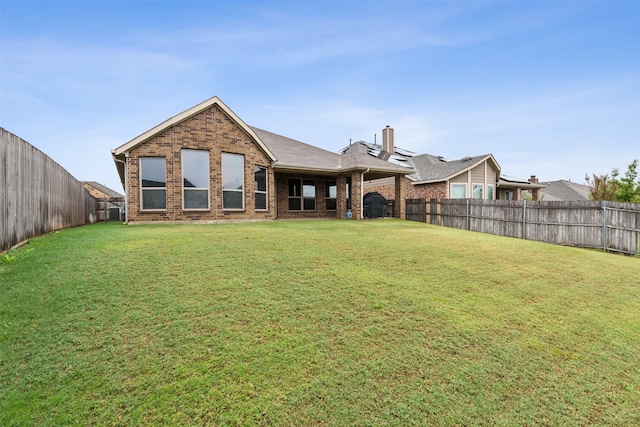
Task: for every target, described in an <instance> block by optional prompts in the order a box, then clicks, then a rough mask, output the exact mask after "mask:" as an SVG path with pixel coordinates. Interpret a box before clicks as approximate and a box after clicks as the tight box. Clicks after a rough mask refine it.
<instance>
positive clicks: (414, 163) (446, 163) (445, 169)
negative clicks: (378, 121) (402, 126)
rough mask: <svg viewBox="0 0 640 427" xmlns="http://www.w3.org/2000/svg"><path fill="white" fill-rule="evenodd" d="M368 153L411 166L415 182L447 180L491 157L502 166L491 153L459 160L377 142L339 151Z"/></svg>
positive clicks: (496, 164)
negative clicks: (389, 147) (388, 148)
mask: <svg viewBox="0 0 640 427" xmlns="http://www.w3.org/2000/svg"><path fill="white" fill-rule="evenodd" d="M350 152H358V153H364V152H366V153H368V154H369V156H373V157H376V158H379V157H382V158H386V159H388V160H387V161H388V162H390V163H393V164H396V165H399V166H401V167H404V168H409V169H411V170H412V171H413V173H412V174H411V175H409V178H410V179H412V180H413V181H415V182H414V183H423V182H424V183H427V182H440V181H446V180H447V179H450V178H452V177H454V176H455V175H458V174H460V173H461V172H463V171H465V170H467V169H470V168H472V167H474V166H475V165H477V164H479V163H480V162H483V161H485V160H486V159H491V161H492V162H493V163H494V164H495V166H496V168H497V169H498V170H499V169H500V166H499V165H498V163H497V162H496V161H495V159H494V158H493V156H492V155H491V154H484V155H481V156H473V157H463V158H462V159H458V160H447V159H445V158H444V157H441V156H434V155H431V154H416V153H414V152H412V151H409V150H404V149H401V148H398V147H395V148H394V152H393V153H387V152H385V151H383V150H382V147H381V146H379V145H376V144H370V143H367V142H364V141H357V142H355V143H353V144H351V145H349V146H348V147H345V148H343V149H342V150H340V151H339V153H350Z"/></svg>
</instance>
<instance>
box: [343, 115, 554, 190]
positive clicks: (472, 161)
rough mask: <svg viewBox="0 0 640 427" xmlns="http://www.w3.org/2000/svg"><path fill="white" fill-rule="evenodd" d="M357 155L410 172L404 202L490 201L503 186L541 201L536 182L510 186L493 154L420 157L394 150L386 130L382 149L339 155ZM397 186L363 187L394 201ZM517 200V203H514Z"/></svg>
mask: <svg viewBox="0 0 640 427" xmlns="http://www.w3.org/2000/svg"><path fill="white" fill-rule="evenodd" d="M351 152H358V153H362V154H367V155H369V156H371V157H376V158H379V159H383V160H386V161H388V162H390V163H393V164H397V165H398V166H401V167H404V168H405V169H407V170H410V171H411V173H409V174H407V175H406V176H405V177H404V178H403V180H404V181H405V187H407V190H406V192H405V199H456V198H459V199H467V198H469V199H488V200H494V199H499V198H504V197H500V195H501V194H503V195H504V194H507V193H506V191H505V190H502V192H501V189H500V186H501V185H505V186H509V188H510V189H511V190H512V191H513V192H515V194H517V195H518V196H519V195H520V191H521V190H522V189H527V190H531V191H532V193H533V195H534V197H537V198H536V199H535V200H539V192H538V189H539V188H542V187H543V186H542V185H538V183H537V181H536V182H532V181H529V182H527V181H525V182H510V181H506V180H503V179H502V178H501V175H500V165H499V164H498V162H497V161H496V159H495V158H494V157H493V155H492V154H483V155H480V156H474V157H463V158H462V159H457V160H447V159H445V158H443V157H441V156H433V155H431V154H417V153H414V152H411V151H409V150H404V149H401V148H398V147H396V146H395V143H394V130H393V128H391V127H389V126H387V127H386V128H384V129H383V130H382V145H376V144H369V143H366V142H364V141H358V142H356V143H353V144H350V145H349V146H348V147H346V148H344V149H342V150H341V151H340V153H342V154H346V153H351ZM395 187H396V186H395V183H394V182H392V181H391V180H389V179H388V178H383V179H373V180H369V181H366V182H365V183H364V189H365V191H367V192H369V191H375V192H378V193H380V194H382V195H383V196H384V197H386V198H388V199H395V197H396V193H395ZM514 200H516V199H514Z"/></svg>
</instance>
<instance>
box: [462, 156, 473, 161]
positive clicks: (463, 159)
mask: <svg viewBox="0 0 640 427" xmlns="http://www.w3.org/2000/svg"><path fill="white" fill-rule="evenodd" d="M460 160H461V161H463V162H468V161H469V160H471V157H469V156H466V157H463V158H462V159H460Z"/></svg>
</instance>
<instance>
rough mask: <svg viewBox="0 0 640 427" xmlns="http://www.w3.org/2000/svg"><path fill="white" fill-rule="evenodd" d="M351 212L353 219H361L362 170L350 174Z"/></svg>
mask: <svg viewBox="0 0 640 427" xmlns="http://www.w3.org/2000/svg"><path fill="white" fill-rule="evenodd" d="M351 213H352V214H353V219H362V172H361V171H355V172H353V173H352V174H351Z"/></svg>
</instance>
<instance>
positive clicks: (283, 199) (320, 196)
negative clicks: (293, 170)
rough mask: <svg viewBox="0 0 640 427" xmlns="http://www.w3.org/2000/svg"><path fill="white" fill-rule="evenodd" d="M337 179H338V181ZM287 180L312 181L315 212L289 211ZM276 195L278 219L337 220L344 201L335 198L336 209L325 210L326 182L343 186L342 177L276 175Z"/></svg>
mask: <svg viewBox="0 0 640 427" xmlns="http://www.w3.org/2000/svg"><path fill="white" fill-rule="evenodd" d="M338 178H339V179H338ZM289 179H299V180H305V179H310V180H313V181H314V183H315V186H316V208H315V210H309V211H305V210H295V211H290V210H289ZM276 181H277V182H276V194H277V196H276V197H277V199H278V200H277V205H278V212H277V218H280V219H295V218H299V219H304V218H337V217H338V215H339V212H340V211H341V210H343V209H345V208H344V204H345V201H344V200H341V199H340V198H339V197H337V198H336V204H337V209H336V210H330V211H328V210H327V194H326V192H327V185H326V184H327V181H331V182H335V183H336V185H345V180H344V177H325V176H319V175H305V174H289V173H277V174H276ZM345 212H346V211H345Z"/></svg>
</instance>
